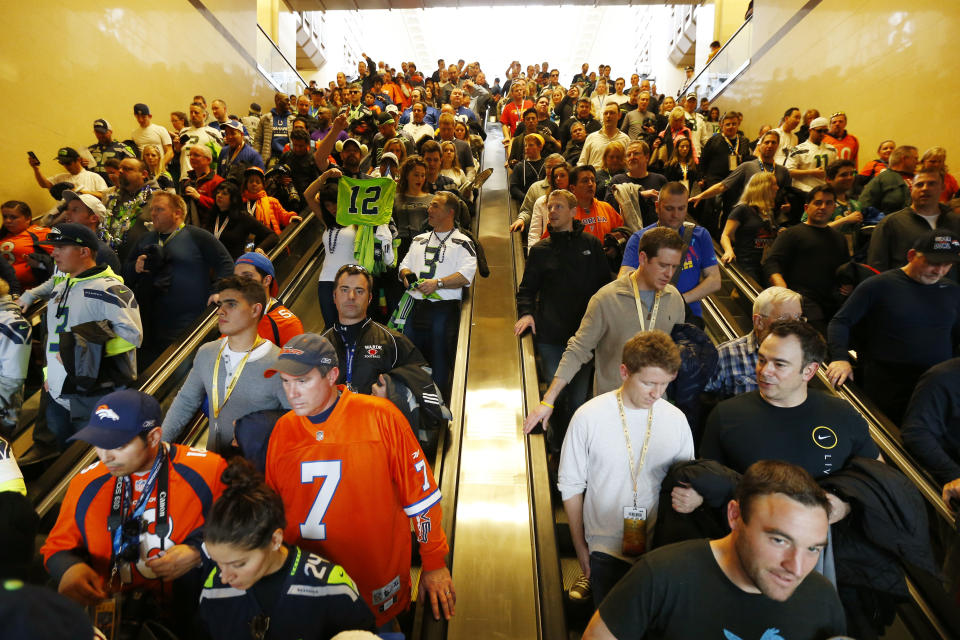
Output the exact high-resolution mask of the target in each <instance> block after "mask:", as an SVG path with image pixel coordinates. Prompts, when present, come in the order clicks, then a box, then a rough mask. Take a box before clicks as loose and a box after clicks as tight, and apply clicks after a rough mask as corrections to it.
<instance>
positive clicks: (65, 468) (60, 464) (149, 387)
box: [14, 214, 323, 531]
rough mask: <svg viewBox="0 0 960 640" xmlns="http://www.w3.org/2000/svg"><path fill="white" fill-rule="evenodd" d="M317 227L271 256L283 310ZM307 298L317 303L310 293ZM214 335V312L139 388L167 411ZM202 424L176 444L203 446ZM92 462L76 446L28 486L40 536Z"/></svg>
mask: <svg viewBox="0 0 960 640" xmlns="http://www.w3.org/2000/svg"><path fill="white" fill-rule="evenodd" d="M321 227H322V224H321V222H320V220H318V219H316V218H315V217H314V216H313V215H312V214H310V215H307V216H306V217H305V218H304V220H303V221H302V222H300V223H299V224H297V225H296V226H291V227H290V228H289V229H288V230H286V231H285V233H284V234H283V236H282V237H281V241H280V242H279V243H278V244H277V246H276V247H275V248H274V249H273V251H272V252H271V253H270V258H271V260H272V261H273V264H274V268H275V269H276V272H277V280H278V282H279V283H280V289H281V293H280V294H279V296H278V298H279V299H280V301H281V302H283V303H284V304H292V302H293V301H294V300H296V299H298V298H299V297H302V294H303V293H304V288H305V286H306V284H307V283H311V282H313V281H314V280H312V279H311V278H313V279H315V278H316V273H317V270H318V269H319V268H320V264H321V263H322V256H323V246H322V243H321V241H320V237H321V234H320V230H321ZM309 295H312V296H313V297H314V298H316V295H315V293H313V291H312V290H311V291H310V292H309V293H308V296H309ZM218 335H219V331H218V330H217V316H216V312H215V310H210V311H208V312H207V313H205V314H204V316H202V317H201V318H200V319H199V320H198V321H197V322H196V323H195V324H194V325H193V327H192V328H191V329H190V330H189V331H187V332H186V333H185V334H184V335H183V336H182V337H181V340H180V341H179V342H177V343H175V344H173V345H171V346H170V347H169V348H168V349H167V350H166V351H165V352H164V353H163V354H162V355H161V356H160V358H158V359H157V361H156V362H154V363H153V364H152V365H150V366H149V367H148V368H147V369H146V371H144V372H142V373H141V375H140V376H139V378H138V381H137V382H138V388H139V389H140V390H141V391H143V392H145V393H149V394H151V395H153V396H154V397H156V398H157V400H158V401H159V402H160V404H161V406H162V407H163V408H164V409H166V408H167V407H169V405H170V403H171V402H172V401H173V398H174V396H175V395H176V392H177V390H179V388H180V386H181V385H182V384H183V382H184V380H185V379H186V376H187V374H188V373H189V371H190V367H191V364H192V362H193V357H194V356H195V355H196V352H197V350H198V349H199V348H200V346H201V345H203V344H204V343H205V342H207V341H209V340H212V339H215V338H216V337H217V336H218ZM205 423H206V419H205V418H200V417H198V418H196V419H195V420H194V422H193V423H191V424H190V425H188V427H187V428H186V429H185V430H184V432H183V436H182V437H181V439H180V441H181V442H182V443H184V444H188V445H191V446H193V445H198V446H202V445H203V443H204V441H205V429H204V427H205ZM32 428H33V425H32V424H28V425H27V427H26V428H25V429H24V430H23V431H22V432H21V434H20V435H19V437H18V438H17V439H16V440H15V442H14V449H15V451H23V450H28V449H29V447H30V444H31V442H32ZM94 461H96V454H95V453H94V451H93V449H92V448H91V447H89V446H88V445H86V444H85V443H82V442H75V443H73V444H72V445H71V446H70V447H68V448H67V449H66V451H64V452H63V453H62V454H61V455H60V456H59V458H57V459H56V460H55V461H54V462H53V464H52V465H50V466H49V467H48V468H46V469H45V470H44V471H43V472H42V473H41V474H40V475H39V477H36V478H32V479H30V480H29V481H28V483H27V486H28V497H29V498H30V499H31V500H32V501H33V504H34V506H35V508H36V510H37V513H38V514H39V515H40V517H41V522H42V524H41V530H42V531H47V530H49V528H50V527H51V526H52V525H53V522H54V521H55V519H56V516H57V511H58V507H59V503H60V501H61V500H62V499H63V496H64V494H65V492H66V489H67V485H68V484H69V481H70V479H71V478H72V477H73V476H74V475H75V474H76V473H77V472H79V471H80V470H82V469H83V468H84V467H86V466H87V465H89V464H91V463H93V462H94Z"/></svg>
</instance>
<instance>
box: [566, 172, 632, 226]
mask: <svg viewBox="0 0 960 640" xmlns="http://www.w3.org/2000/svg"><path fill="white" fill-rule="evenodd" d="M570 191H572V192H573V195H574V196H576V198H577V213H576V219H577V220H579V221H580V222H582V223H583V230H584V231H586V232H587V233H589V234H591V235H594V236H596V237H597V239H598V240H600V242H603V237H604V236H605V235H607V234H608V233H610V232H611V231H613V230H614V229H616V228H617V227H620V226H623V218H621V217H620V214H619V213H617V210H616V209H614V208H613V207H611V206H610V205H609V204H607V203H606V202H603V201H602V200H597V198H596V194H597V170H596V169H595V168H594V167H593V165H589V164H584V165H580V166H579V167H574V169H573V171H571V172H570Z"/></svg>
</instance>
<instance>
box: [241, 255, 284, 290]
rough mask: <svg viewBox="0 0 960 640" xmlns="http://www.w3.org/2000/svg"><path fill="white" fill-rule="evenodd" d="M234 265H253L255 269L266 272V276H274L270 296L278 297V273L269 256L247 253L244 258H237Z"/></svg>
mask: <svg viewBox="0 0 960 640" xmlns="http://www.w3.org/2000/svg"><path fill="white" fill-rule="evenodd" d="M234 264H249V265H253V266H254V267H256V268H257V269H259V270H260V271H262V272H264V273H265V274H267V275H268V276H272V277H273V281H272V282H271V284H270V295H272V296H275V295H277V290H278V289H279V285H277V272H276V270H275V269H274V268H273V263H272V262H270V258H268V257H267V256H265V255H263V254H262V253H257V252H256V251H251V252H249V253H245V254H243V255H242V256H240V257H239V258H237V261H236V262H235V263H234Z"/></svg>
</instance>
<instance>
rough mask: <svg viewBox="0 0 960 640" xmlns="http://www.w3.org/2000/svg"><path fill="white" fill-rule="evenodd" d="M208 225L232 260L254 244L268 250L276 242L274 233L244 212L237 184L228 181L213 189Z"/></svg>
mask: <svg viewBox="0 0 960 640" xmlns="http://www.w3.org/2000/svg"><path fill="white" fill-rule="evenodd" d="M211 224H212V225H213V228H212V229H211V232H212V233H213V235H214V236H215V237H216V238H217V240H219V241H220V242H221V243H222V244H223V246H225V247H226V248H227V251H228V252H229V253H230V255H231V256H232V257H233V259H234V260H236V259H237V258H239V257H240V256H241V255H243V254H244V253H246V252H247V251H251V250H253V248H255V247H259V248H260V249H263V250H264V251H269V250H270V249H271V248H272V247H273V246H274V245H275V244H277V240H278V237H277V234H276V233H274V232H273V231H272V230H271V229H270V228H269V227H267V226H266V225H264V224H263V223H262V222H260V221H259V220H257V219H256V218H254V217H253V216H252V215H250V214H249V213H247V208H246V206H244V204H243V197H242V195H241V194H240V187H238V186H237V185H235V184H234V183H233V182H230V181H229V180H226V181H224V182H221V183H220V184H218V185H217V188H216V189H214V190H213V217H212V218H211ZM251 244H252V245H253V246H252V247H251V246H249V245H251Z"/></svg>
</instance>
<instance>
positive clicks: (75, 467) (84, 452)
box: [34, 212, 314, 518]
mask: <svg viewBox="0 0 960 640" xmlns="http://www.w3.org/2000/svg"><path fill="white" fill-rule="evenodd" d="M313 219H314V215H313V213H312V212H310V213H308V214H307V215H305V216H304V218H303V220H301V221H300V222H299V223H294V224H296V226H295V227H294V226H293V225H290V227H289V228H288V229H289V230H288V231H285V232H284V233H283V235H282V237H281V240H280V242H279V243H277V245H276V246H275V247H274V248H273V250H272V251H271V252H270V253H269V254H268V257H269V258H270V260H271V262H272V261H274V260H276V258H277V257H278V256H280V255H281V253H282V252H283V251H285V250H286V249H287V247H289V246H290V243H291V242H292V241H293V239H294V238H295V237H297V236H298V235H299V234H300V233H301V232H303V231H304V230H306V229H307V228H308V227H310V226H311V225H310V221H312V220H313ZM216 322H217V312H216V310H211V311H210V312H209V313H207V314H206V315H204V316H203V317H202V318H201V319H200V320H198V321H197V323H196V324H195V325H194V328H193V329H191V330H190V332H189V334H188V336H187V337H186V338H185V339H184V340H182V341H181V342H180V343H179V344H177V345H174V347H173V350H172V351H171V350H170V349H168V351H167V352H165V353H164V356H165V358H164V359H163V362H162V363H161V364H160V365H159V366H157V367H156V368H154V366H153V365H151V367H150V368H149V369H148V372H149V374H148V375H147V377H146V379H142V380H138V383H139V384H138V387H137V388H138V389H139V390H140V391H143V392H144V393H148V394H151V395H152V394H154V393H156V392H157V391H158V390H159V389H160V388H161V386H162V385H163V384H164V383H165V382H166V381H167V379H168V378H169V377H170V376H172V375H173V373H174V372H175V371H176V370H177V368H178V367H179V366H180V365H181V364H182V363H183V362H184V360H186V358H188V357H189V356H190V355H191V354H192V353H194V352H196V350H197V349H199V348H200V346H201V345H202V344H204V343H205V342H206V341H207V340H206V337H207V335H208V334H209V333H210V332H211V331H212V330H213V329H214V327H215V325H216ZM195 426H196V424H195V423H193V427H195ZM75 447H76V445H75ZM76 449H77V452H78V454H79V455H77V456H76V457H75V458H73V460H72V461H66V462H64V463H62V464H61V463H60V461H59V460H58V461H57V463H56V466H57V468H58V469H59V468H63V467H68V468H69V471H67V472H66V473H62V475H61V476H60V480H59V481H58V482H57V483H56V484H55V485H54V487H53V488H52V489H51V490H50V491H47V492H45V493H44V494H43V495H42V496H39V498H38V500H37V502H36V503H35V505H34V506H35V510H36V512H37V513H38V514H39V515H40V517H41V518H43V517H44V516H46V514H47V513H48V512H49V511H50V510H51V509H52V508H53V507H54V506H55V505H57V504H58V503H59V502H60V500H61V499H62V497H63V495H64V494H65V493H66V490H67V486H68V485H69V484H70V480H71V479H72V478H73V476H75V475H76V474H77V473H79V472H80V471H81V470H83V469H84V468H86V467H87V466H89V465H90V464H93V463H94V462H95V461H96V452H95V451H94V450H93V448H92V447H76ZM68 451H69V450H68ZM65 455H67V453H66V452H65V453H64V454H62V456H65Z"/></svg>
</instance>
